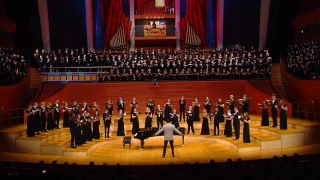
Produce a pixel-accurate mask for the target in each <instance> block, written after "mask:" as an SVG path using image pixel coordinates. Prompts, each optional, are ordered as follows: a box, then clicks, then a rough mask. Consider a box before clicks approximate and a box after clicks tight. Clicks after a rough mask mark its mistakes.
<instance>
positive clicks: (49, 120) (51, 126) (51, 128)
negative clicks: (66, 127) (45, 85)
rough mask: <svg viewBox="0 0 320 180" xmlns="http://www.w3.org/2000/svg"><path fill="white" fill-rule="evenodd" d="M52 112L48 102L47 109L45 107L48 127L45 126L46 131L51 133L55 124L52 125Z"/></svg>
mask: <svg viewBox="0 0 320 180" xmlns="http://www.w3.org/2000/svg"><path fill="white" fill-rule="evenodd" d="M53 110H54V109H53V108H52V106H51V103H50V102H48V107H47V112H48V115H47V116H48V119H47V122H48V126H47V129H48V130H49V131H53V130H54V128H55V123H54V120H53V116H52V113H53Z"/></svg>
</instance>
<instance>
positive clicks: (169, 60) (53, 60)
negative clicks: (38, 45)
mask: <svg viewBox="0 0 320 180" xmlns="http://www.w3.org/2000/svg"><path fill="white" fill-rule="evenodd" d="M34 59H35V61H37V62H38V63H39V68H46V69H42V70H43V71H49V69H48V67H54V68H55V67H62V68H61V69H58V70H59V71H75V70H76V69H68V67H79V66H80V67H88V66H112V67H113V68H110V69H107V70H103V71H101V72H99V80H101V81H133V80H134V81H146V80H149V81H150V80H152V79H153V78H156V79H158V80H186V79H187V80H190V79H191V80H198V79H206V80H207V79H226V78H228V79H229V78H233V79H240V78H257V77H259V78H265V77H266V78H268V77H270V72H271V68H270V65H271V62H272V60H271V57H270V55H269V52H268V50H257V49H254V48H253V47H251V48H245V47H238V48H232V49H224V50H217V49H212V50H211V52H210V51H201V50H198V49H196V50H191V49H190V50H184V51H180V52H179V51H174V52H172V51H171V50H170V49H169V50H167V51H165V50H160V49H158V51H156V50H152V51H150V52H149V51H148V50H143V49H141V50H140V51H138V50H137V49H136V50H135V51H131V52H124V51H123V52H112V51H111V50H110V51H106V50H105V51H100V52H99V51H95V50H92V51H87V50H85V49H84V48H82V49H68V48H67V49H65V50H61V49H58V50H56V51H51V52H48V51H45V50H36V51H35V53H34Z"/></svg>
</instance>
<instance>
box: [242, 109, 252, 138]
mask: <svg viewBox="0 0 320 180" xmlns="http://www.w3.org/2000/svg"><path fill="white" fill-rule="evenodd" d="M243 116H244V117H243V142H244V143H250V142H251V140H250V126H249V125H250V117H249V116H248V114H247V113H244V114H243Z"/></svg>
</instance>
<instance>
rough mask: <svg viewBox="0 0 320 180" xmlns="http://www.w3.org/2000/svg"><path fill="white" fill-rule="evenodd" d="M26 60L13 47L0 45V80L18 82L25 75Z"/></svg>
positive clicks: (4, 82)
mask: <svg viewBox="0 0 320 180" xmlns="http://www.w3.org/2000/svg"><path fill="white" fill-rule="evenodd" d="M25 62H26V60H25V59H24V57H23V56H22V55H20V54H19V52H18V51H17V50H16V49H14V48H6V47H0V82H1V83H3V84H10V83H14V82H18V81H19V80H21V79H22V77H23V76H24V75H25Z"/></svg>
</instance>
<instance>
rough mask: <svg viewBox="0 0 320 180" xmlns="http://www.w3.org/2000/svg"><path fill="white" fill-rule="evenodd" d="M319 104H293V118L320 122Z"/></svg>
mask: <svg viewBox="0 0 320 180" xmlns="http://www.w3.org/2000/svg"><path fill="white" fill-rule="evenodd" d="M318 109H319V103H318V102H315V101H314V102H313V103H305V102H292V117H295V118H299V119H305V120H312V121H320V112H319V111H318Z"/></svg>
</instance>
